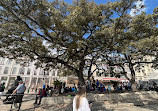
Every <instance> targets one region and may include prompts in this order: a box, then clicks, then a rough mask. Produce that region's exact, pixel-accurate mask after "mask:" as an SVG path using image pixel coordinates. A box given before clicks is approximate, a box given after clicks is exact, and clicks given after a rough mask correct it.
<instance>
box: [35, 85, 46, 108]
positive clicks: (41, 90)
mask: <svg viewBox="0 0 158 111" xmlns="http://www.w3.org/2000/svg"><path fill="white" fill-rule="evenodd" d="M46 96H47V95H46V90H45V87H43V89H39V92H38V94H37V96H36V100H35V103H34V104H37V103H38V99H39V103H38V104H37V105H40V104H41V101H42V98H43V97H46Z"/></svg>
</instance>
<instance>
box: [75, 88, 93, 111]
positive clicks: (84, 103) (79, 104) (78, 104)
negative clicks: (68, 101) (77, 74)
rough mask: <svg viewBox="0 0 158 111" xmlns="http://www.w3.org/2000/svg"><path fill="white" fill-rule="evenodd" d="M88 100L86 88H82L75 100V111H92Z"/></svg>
mask: <svg viewBox="0 0 158 111" xmlns="http://www.w3.org/2000/svg"><path fill="white" fill-rule="evenodd" d="M90 106H91V105H89V103H88V100H87V98H86V87H84V86H80V88H79V92H78V94H77V95H76V96H75V97H74V99H73V111H91V109H90Z"/></svg>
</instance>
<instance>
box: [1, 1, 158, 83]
mask: <svg viewBox="0 0 158 111" xmlns="http://www.w3.org/2000/svg"><path fill="white" fill-rule="evenodd" d="M135 1H136V0H120V1H116V2H108V3H106V4H100V5H98V4H96V3H95V2H93V1H87V0H77V1H75V0H74V2H73V3H72V4H68V3H65V2H64V1H58V0H54V1H52V2H49V1H47V0H1V1H0V29H1V30H0V43H1V44H0V55H1V56H8V57H9V58H13V59H19V58H30V59H31V60H36V65H37V66H42V65H44V67H47V68H52V67H53V68H56V67H59V64H60V65H62V67H66V68H67V69H68V70H72V71H73V72H74V74H75V75H76V76H78V78H79V81H81V82H82V83H84V78H83V70H84V68H88V69H89V74H90V71H91V66H92V64H95V63H96V62H97V60H98V59H99V58H101V59H104V58H107V59H109V55H112V54H114V53H116V54H119V55H121V56H122V55H124V57H126V59H125V60H126V61H127V60H129V59H128V58H129V57H131V56H137V55H138V54H140V53H141V55H143V54H144V55H147V54H152V55H154V56H156V57H157V52H158V51H157V44H158V38H157V34H158V29H157V27H156V25H157V23H158V20H157V18H158V11H157V8H155V10H154V12H153V14H145V13H144V12H143V13H141V14H140V15H136V16H134V17H132V16H130V15H129V11H130V10H131V9H133V8H135V4H134V2H135ZM142 7H143V6H142ZM151 43H152V45H150V44H151ZM142 47H143V48H142ZM144 47H145V48H144ZM118 58H119V57H118ZM111 60H112V62H113V63H112V64H111V65H114V63H118V59H117V60H116V59H111ZM130 60H131V59H130ZM128 62H129V61H128Z"/></svg>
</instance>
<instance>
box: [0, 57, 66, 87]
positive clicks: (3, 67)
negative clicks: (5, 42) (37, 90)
mask: <svg viewBox="0 0 158 111" xmlns="http://www.w3.org/2000/svg"><path fill="white" fill-rule="evenodd" d="M17 76H21V77H22V79H23V81H24V82H25V84H26V86H27V87H31V88H33V87H37V86H38V87H41V86H42V84H48V85H51V83H52V82H53V81H54V80H56V79H59V80H63V81H65V80H66V78H62V77H59V76H58V70H57V69H52V70H50V71H44V70H43V69H42V68H36V66H35V65H34V62H31V63H29V64H28V65H27V66H22V65H20V63H18V62H17V61H15V60H10V59H8V58H2V57H0V82H1V83H2V82H5V83H6V87H8V86H11V84H12V83H13V82H14V80H15V79H16V77H17Z"/></svg>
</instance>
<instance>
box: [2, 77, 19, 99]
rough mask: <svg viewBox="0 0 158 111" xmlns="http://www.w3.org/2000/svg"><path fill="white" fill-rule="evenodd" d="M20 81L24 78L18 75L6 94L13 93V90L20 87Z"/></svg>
mask: <svg viewBox="0 0 158 111" xmlns="http://www.w3.org/2000/svg"><path fill="white" fill-rule="evenodd" d="M19 81H22V78H21V77H20V76H17V78H16V80H15V81H14V83H13V84H12V86H11V88H10V89H8V91H7V92H6V94H12V93H13V91H14V90H15V89H16V88H17V87H18V85H19ZM9 96H10V95H8V96H6V99H4V100H3V102H5V101H7V100H8V98H9Z"/></svg>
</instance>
